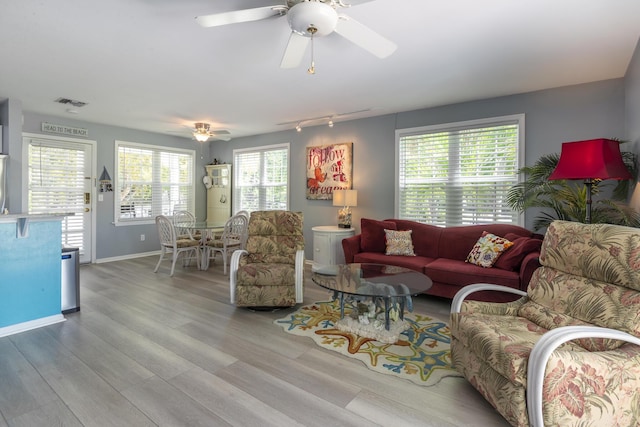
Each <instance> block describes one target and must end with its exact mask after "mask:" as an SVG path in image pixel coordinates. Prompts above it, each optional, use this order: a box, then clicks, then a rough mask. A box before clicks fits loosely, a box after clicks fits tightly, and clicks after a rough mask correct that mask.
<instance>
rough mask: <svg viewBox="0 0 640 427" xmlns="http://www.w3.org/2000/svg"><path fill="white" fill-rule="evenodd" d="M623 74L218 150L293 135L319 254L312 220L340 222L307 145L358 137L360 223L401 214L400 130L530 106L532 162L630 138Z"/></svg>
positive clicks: (301, 191) (294, 193) (301, 200)
mask: <svg viewBox="0 0 640 427" xmlns="http://www.w3.org/2000/svg"><path fill="white" fill-rule="evenodd" d="M624 94H625V86H624V80H623V79H614V80H606V81H601V82H596V83H590V84H582V85H576V86H568V87H562V88H557V89H550V90H544V91H538V92H531V93H526V94H520V95H512V96H504V97H499V98H493V99H487V100H480V101H473V102H466V103H461V104H455V105H448V106H442V107H437V108H429V109H424V110H416V111H409V112H403V113H398V114H392V115H386V116H381V117H375V118H370V119H362V120H354V121H349V122H342V123H340V122H339V123H336V124H335V126H334V127H333V128H329V127H327V126H317V127H314V128H304V129H303V130H302V132H300V133H298V132H296V131H295V130H290V131H283V132H277V133H271V134H266V135H259V136H253V137H247V138H238V139H233V140H232V141H231V142H215V143H213V144H212V145H211V149H212V156H213V157H218V158H221V159H223V160H225V161H227V162H230V161H231V160H232V151H233V149H235V148H246V147H254V146H261V145H268V144H277V143H282V142H289V143H291V194H290V197H291V198H290V208H291V209H292V210H296V211H302V212H303V213H304V219H305V230H304V231H305V236H306V256H307V258H308V259H311V258H312V257H313V255H312V249H311V245H312V232H311V227H313V226H316V225H330V224H336V222H337V210H336V208H334V207H333V206H332V205H331V201H330V200H307V199H306V197H305V177H306V173H305V158H304V156H305V149H306V147H307V146H314V145H324V144H330V143H337V142H349V141H351V142H353V143H354V147H353V157H354V158H353V188H354V189H356V190H358V206H357V207H356V208H353V209H352V211H353V223H354V225H355V226H356V228H357V229H359V224H360V218H363V217H367V218H376V219H384V218H391V217H393V216H394V187H395V130H396V129H403V128H411V127H418V126H425V125H433V124H440V123H448V122H456V121H463V120H472V119H479V118H485V117H495V116H504V115H511V114H519V113H524V114H525V141H526V149H525V159H526V160H525V162H526V164H527V165H530V164H532V163H533V162H535V161H536V160H537V159H538V158H539V157H540V156H542V155H544V154H548V153H552V152H558V153H559V152H560V146H561V144H562V142H566V141H577V140H583V139H592V138H601V137H608V138H620V139H624V138H625V132H624V130H625V127H624V117H625V116H624V109H625V102H624V99H625V97H624ZM535 215H536V213H535V212H527V213H526V214H525V226H526V227H527V228H529V229H532V224H533V218H534V217H535Z"/></svg>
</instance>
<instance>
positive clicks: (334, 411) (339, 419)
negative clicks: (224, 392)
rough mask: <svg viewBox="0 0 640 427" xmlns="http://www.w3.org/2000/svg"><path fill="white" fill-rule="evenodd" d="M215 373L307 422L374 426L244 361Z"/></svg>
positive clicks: (317, 425) (319, 426)
mask: <svg viewBox="0 0 640 427" xmlns="http://www.w3.org/2000/svg"><path fill="white" fill-rule="evenodd" d="M215 375H216V376H218V377H220V378H222V379H224V380H225V381H227V382H228V383H230V384H233V385H234V386H235V387H237V388H239V389H241V390H244V391H245V392H246V393H249V394H251V395H252V396H253V397H255V398H257V399H259V400H261V401H262V402H264V403H266V404H267V405H269V406H271V407H272V408H275V409H277V410H278V411H280V412H282V413H284V414H286V415H287V416H289V417H291V418H293V419H295V420H297V421H298V422H300V423H302V424H304V425H305V426H313V427H325V426H343V427H347V426H371V422H370V421H368V420H367V419H365V418H362V417H361V416H359V415H356V414H354V413H352V412H350V411H348V410H346V409H344V408H342V407H339V406H337V405H333V404H331V403H329V402H327V401H326V400H322V399H318V398H317V397H316V396H314V395H313V394H311V393H308V392H305V391H304V390H301V389H299V388H298V387H295V386H293V385H291V384H289V383H287V382H286V381H282V380H280V379H279V378H276V377H274V376H271V375H269V374H267V373H265V372H263V371H261V370H259V369H257V368H255V367H253V366H251V365H247V364H246V363H243V362H236V363H234V364H233V365H231V366H228V367H227V368H225V369H223V370H221V371H218V372H216V374H215Z"/></svg>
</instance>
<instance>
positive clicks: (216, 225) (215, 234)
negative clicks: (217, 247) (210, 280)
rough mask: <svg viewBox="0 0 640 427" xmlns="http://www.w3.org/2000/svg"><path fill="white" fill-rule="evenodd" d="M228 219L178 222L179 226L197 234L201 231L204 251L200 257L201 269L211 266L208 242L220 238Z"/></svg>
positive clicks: (201, 244) (202, 249)
mask: <svg viewBox="0 0 640 427" xmlns="http://www.w3.org/2000/svg"><path fill="white" fill-rule="evenodd" d="M226 223H227V221H196V222H195V223H194V222H191V223H177V224H176V227H177V228H182V229H186V230H190V233H192V234H197V233H196V232H197V231H199V232H200V249H201V251H202V254H201V258H200V270H207V269H208V268H209V256H208V254H207V250H206V249H207V242H208V241H210V240H214V239H216V238H219V236H220V235H221V234H222V232H223V231H224V226H225V224H226Z"/></svg>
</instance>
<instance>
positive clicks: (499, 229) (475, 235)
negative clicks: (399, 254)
mask: <svg viewBox="0 0 640 427" xmlns="http://www.w3.org/2000/svg"><path fill="white" fill-rule="evenodd" d="M398 229H399V230H400V227H398ZM484 231H487V232H489V233H491V234H495V235H496V236H506V234H507V233H514V234H519V235H521V236H523V237H531V236H532V233H531V231H529V230H527V229H526V228H523V227H520V226H517V225H510V224H482V225H461V226H456V227H446V228H442V236H441V238H440V246H439V248H438V252H437V253H436V257H437V258H449V259H458V260H460V261H464V260H465V259H467V255H469V252H471V249H472V248H473V245H475V244H476V242H477V241H478V239H479V238H480V236H482V232H484ZM414 233H415V232H414ZM415 244H416V243H415V239H414V245H415ZM416 253H417V254H418V255H420V252H418V251H417V250H416Z"/></svg>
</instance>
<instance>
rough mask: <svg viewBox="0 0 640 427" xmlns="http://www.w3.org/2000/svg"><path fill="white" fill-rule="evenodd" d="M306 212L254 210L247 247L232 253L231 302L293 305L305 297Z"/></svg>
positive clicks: (264, 305) (238, 303) (246, 304)
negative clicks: (304, 222)
mask: <svg viewBox="0 0 640 427" xmlns="http://www.w3.org/2000/svg"><path fill="white" fill-rule="evenodd" d="M302 222H303V215H302V212H291V211H281V210H280V211H256V212H252V213H251V217H250V219H249V226H248V230H247V233H248V237H247V246H246V250H236V251H235V252H234V253H233V255H232V256H231V263H230V274H229V285H230V288H231V289H230V291H231V303H232V304H235V305H237V306H240V307H291V306H294V305H296V304H297V303H301V302H302V299H303V271H304V236H303V235H302V230H303V228H302Z"/></svg>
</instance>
